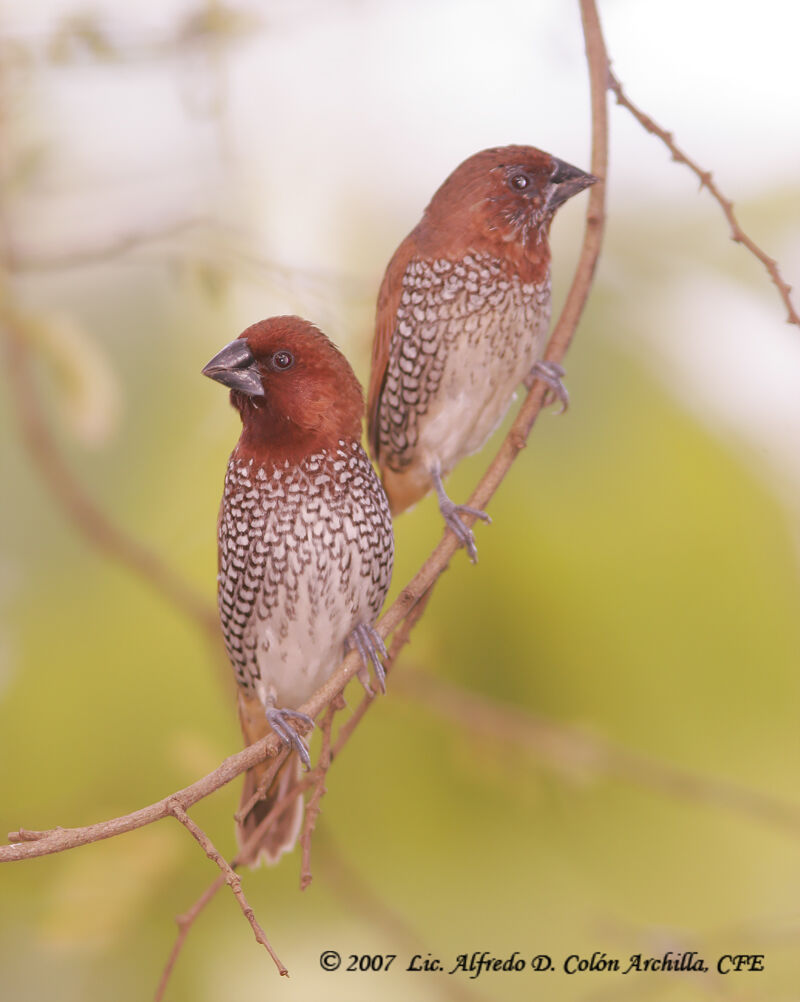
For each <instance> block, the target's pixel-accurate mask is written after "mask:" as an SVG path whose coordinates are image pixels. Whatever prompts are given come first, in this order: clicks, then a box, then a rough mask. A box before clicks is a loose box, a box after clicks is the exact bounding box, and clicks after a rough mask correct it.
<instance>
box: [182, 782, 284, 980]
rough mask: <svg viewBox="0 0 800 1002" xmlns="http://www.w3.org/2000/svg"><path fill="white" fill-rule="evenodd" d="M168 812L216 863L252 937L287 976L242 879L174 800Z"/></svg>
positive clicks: (279, 970)
mask: <svg viewBox="0 0 800 1002" xmlns="http://www.w3.org/2000/svg"><path fill="white" fill-rule="evenodd" d="M169 812H170V814H171V815H172V816H173V817H174V818H177V820H178V821H180V823H181V824H182V825H183V827H184V828H186V829H187V831H189V832H190V833H191V835H192V836H193V838H194V839H195V841H197V842H198V843H199V845H200V846H201V848H202V849H203V851H204V852H205V854H206V856H208V858H209V859H210V860H212V862H214V863H216V864H217V866H218V867H219V868H220V870H221V871H222V875H223V878H224V880H225V883H226V884H227V885H228V887H230V889H231V890H232V891H233V894H234V897H235V898H236V900H237V901H238V902H239V907H240V908H241V909H242V912H243V913H244V917H245V918H246V919H247V921H248V922H249V923H250V926H251V927H252V929H253V935H254V936H255V937H256V941H257V942H258V943H260V944H261V945H262V946H263V947H264V949H265V950H266V951H267V953H269V955H270V957H272V959H273V960H274V961H275V966H276V967H277V968H278V972H279V973H280V974H281V975H283V976H286V975H288V973H289V972H288V970H287V969H286V967H285V966H284V964H283V963H282V962H281V960H280V959H279V957H278V955H277V954H276V953H275V951H274V950H273V949H272V947H271V946H270V942H269V940H268V939H267V936H266V933H265V932H264V930H263V929H262V928H261V924H260V923H259V921H258V919H257V918H256V916H255V913H254V912H253V909H252V908H251V907H250V903H249V901H248V900H247V898H246V897H245V893H244V891H243V890H242V878H241V877H240V876H239V875H238V874H237V873H235V872H234V870H233V867H232V866H231V865H230V864H229V863H228V861H227V860H226V859H225V858H224V857H223V856H222V855H220V853H219V852H218V851H217V849H216V848H215V846H214V844H213V842H212V841H211V839H210V838H209V837H208V835H206V833H205V832H204V831H203V829H202V828H200V827H199V826H198V825H196V824H195V823H194V821H192V819H191V818H190V817H189V815H188V814H187V813H186V811H185V810H184V809H183V808H182V807H181V805H180V804H179V803H178V802H177V801H176V800H173V801H171V802H170V805H169Z"/></svg>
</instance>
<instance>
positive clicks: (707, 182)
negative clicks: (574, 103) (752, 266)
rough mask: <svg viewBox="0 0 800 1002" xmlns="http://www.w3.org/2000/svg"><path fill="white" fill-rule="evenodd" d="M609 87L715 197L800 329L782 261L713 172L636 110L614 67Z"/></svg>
mask: <svg viewBox="0 0 800 1002" xmlns="http://www.w3.org/2000/svg"><path fill="white" fill-rule="evenodd" d="M608 87H609V90H612V91H613V92H614V94H615V95H616V98H617V104H619V105H622V107H623V108H627V109H628V111H629V112H630V113H631V114H632V115H633V117H634V118H635V119H636V121H637V122H638V123H639V124H640V125H641V126H642V127H643V128H644V129H646V131H647V132H649V133H651V134H652V135H654V136H657V137H658V138H659V139H660V140H661V142H662V143H663V144H664V145H665V146H666V147H667V149H668V150H669V151H670V153H671V154H672V159H673V160H675V161H677V162H678V163H682V164H685V165H686V166H687V167H688V168H689V170H691V171H692V172H693V173H694V175H695V176H696V177H697V179H698V180H699V182H700V187H701V188H706V189H707V190H708V191H709V192H710V194H711V196H712V198H714V199H715V200H716V201H717V202H718V203H719V205H720V207H721V209H722V211H723V212H724V213H725V218H726V219H727V220H728V225H729V226H730V230H731V239H732V240H734V241H735V242H736V243H737V244H742V245H743V246H744V247H746V248H747V249H748V250H749V251H750V253H751V254H753V255H754V256H755V257H757V258H758V260H759V261H760V262H761V263H762V264H763V265H764V267H765V268H766V269H767V272H768V273H769V277H770V278H771V279H772V281H773V283H774V285H775V287H776V288H777V290H778V293H779V295H780V297H781V299H782V300H783V303H784V306H785V307H786V311H787V314H788V316H787V318H786V321H787V323H790V324H797V325H798V326H799V327H800V316H798V314H797V310H795V308H794V304H793V303H792V299H791V296H790V293H791V291H792V287H791V285H789V283H788V282H786V281H785V280H784V278H783V276H782V275H781V273H780V271H779V269H778V262H777V261H776V260H775V258H773V257H770V256H769V254H767V253H766V252H765V251H763V250H762V249H761V248H760V247H759V246H758V244H757V243H756V242H755V240H753V239H752V238H751V237H749V236H748V235H747V234H746V233H745V231H744V230H743V229H742V227H741V226H740V225H739V220H738V219H737V218H736V214H735V212H734V211H733V202H732V201H731V199H729V198H726V197H725V195H723V194H722V192H721V191H720V189H719V187H718V186H717V184H716V182H715V181H714V178H713V177H712V174H711V171H709V170H703V168H702V167H700V166H699V165H698V164H697V163H695V161H694V160H692V159H691V158H690V157H689V156H687V155H686V154H685V153H684V152H683V150H681V149H680V148H679V147H678V145H677V144H676V143H675V140H674V139H673V136H672V133H671V132H668V131H667V130H666V129H662V128H661V126H660V125H658V124H656V122H654V121H653V119H652V118H650V116H649V115H646V114H645V113H644V112H643V111H642V110H641V109H640V108H637V107H636V105H635V104H634V103H633V101H631V100H630V98H629V97H628V96H627V94H626V93H625V92H624V91H623V89H622V84H621V83H620V82H619V80H618V79H617V78H616V76H614V74H613V73H612V71H611V68H610V67H609V70H608Z"/></svg>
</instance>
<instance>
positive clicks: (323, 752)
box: [300, 696, 342, 891]
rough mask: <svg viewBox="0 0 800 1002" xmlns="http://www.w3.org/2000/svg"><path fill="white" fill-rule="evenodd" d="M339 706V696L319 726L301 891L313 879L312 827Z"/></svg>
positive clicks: (303, 839) (303, 845)
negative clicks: (320, 734) (318, 750)
mask: <svg viewBox="0 0 800 1002" xmlns="http://www.w3.org/2000/svg"><path fill="white" fill-rule="evenodd" d="M341 708H342V703H341V696H340V697H339V698H338V699H337V700H334V701H333V702H332V703H331V705H330V706H329V707H328V712H327V713H326V714H325V716H324V717H323V719H322V725H321V728H320V729H321V731H322V747H321V749H320V753H319V761H318V762H317V771H318V773H319V775H318V777H317V780H316V782H315V783H314V790H313V793H312V794H311V796H310V797H309V798H308V803H307V804H306V811H305V817H304V818H303V832H302V834H301V836H300V847H301V849H302V852H303V855H302V863H301V865H300V890H301V891H304V890H305V889H306V888H307V887H308V885H309V884H310V883H311V881H312V879H313V875H312V873H311V836H312V835H313V834H314V828H315V827H316V824H317V818H318V817H319V812H320V802H321V801H322V798H323V797H324V796H325V794H326V793H327V792H328V791H327V789H326V787H325V777H326V776H327V775H328V769H330V767H331V727H332V726H333V718H334V716H335V715H336V711H337V709H341Z"/></svg>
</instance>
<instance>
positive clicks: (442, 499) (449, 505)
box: [431, 463, 492, 564]
mask: <svg viewBox="0 0 800 1002" xmlns="http://www.w3.org/2000/svg"><path fill="white" fill-rule="evenodd" d="M431 478H432V479H433V486H434V487H435V489H436V497H437V498H438V499H439V511H440V512H441V513H442V518H443V519H444V521H445V525H446V526H447V528H448V529H449V530H450V531H451V532H452V533H453V535H454V536H455V537H456V539H457V540H458V541H459V543H460V544H461V545H462V546H463V547H465V549H466V551H467V554H468V555H469V559H470V560H471V561H472V563H473V564H477V562H478V547H477V546H476V545H475V537H474V536H473V535H472V529H470V528H469V527H468V526H466V525H464V523H463V522H462V521H461V519H460V518H459V517H458V516H459V515H472V516H473V518H479V519H480V520H481V521H482V522H486V523H487V524H488V525H491V524H492V520H491V518H489V516H488V515H487V514H486V512H485V511H481V509H480V508H471V507H470V506H469V505H467V504H455V503H454V502H453V501H451V500H450V498H449V497H448V496H447V493H446V491H445V489H444V484H443V483H442V470H441V466H440V464H439V463H435V464H434V466H433V467H432V468H431Z"/></svg>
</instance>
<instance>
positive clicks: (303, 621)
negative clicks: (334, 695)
mask: <svg viewBox="0 0 800 1002" xmlns="http://www.w3.org/2000/svg"><path fill="white" fill-rule="evenodd" d="M202 371H203V374H204V375H206V376H209V377H210V378H211V379H213V380H216V381H217V382H219V383H221V384H222V385H223V386H225V387H227V388H228V389H229V390H230V400H231V403H232V404H233V406H234V408H235V409H236V410H237V411H238V412H239V414H240V416H241V420H242V431H241V436H240V438H239V440H238V442H237V444H236V447H235V449H234V450H233V453H232V455H231V457H230V460H229V462H228V466H227V470H226V473H225V484H224V489H223V495H222V504H221V507H220V512H219V520H218V526H217V536H218V570H219V573H218V589H217V591H218V606H219V614H220V620H221V624H222V632H223V636H224V640H225V646H226V649H227V653H228V656H229V658H230V661H231V664H232V666H233V670H234V673H235V676H236V682H237V683H238V702H239V718H240V723H241V726H242V732H243V735H244V739H245V742H246V744H248V745H249V744H252V743H253V742H254V741H257V740H258V739H260V738H262V737H264V736H265V735H267V734H268V733H269V732H270V731H271V730H273V731H275V732H277V734H278V735H279V736H280V738H281V740H282V742H283V743H284V744H285V745H286V746H287V748H288V755H287V758H286V760H285V762H284V763H283V765H282V766H281V768H280V770H279V772H278V774H277V776H276V778H275V780H274V782H273V783H272V785H271V786H270V789H269V791H268V792H267V793H266V796H265V797H264V799H261V800H259V801H258V802H255V803H254V794H255V793H256V792H257V791H258V792H260V791H259V783H260V781H261V780H262V778H263V777H264V776H265V773H266V771H267V769H268V767H269V765H270V763H269V762H266V763H262V764H261V765H259V766H256V767H254V768H252V769H250V770H249V772H248V773H247V774H246V777H245V784H244V789H243V792H242V801H241V807H240V811H239V814H238V815H237V819H238V820H237V840H238V843H239V847H240V850H241V849H242V848H244V850H245V851H244V854H243V857H244V858H243V862H246V863H249V864H250V865H253V866H254V865H257V864H258V863H260V862H261V861H262V860H266V861H267V862H268V863H274V862H277V860H278V859H279V858H280V856H281V854H282V853H285V852H288V851H289V850H291V849H292V848H293V846H294V845H295V843H296V841H297V838H298V835H299V832H300V827H301V824H302V816H303V799H302V796H298V797H297V798H296V799H295V800H294V802H293V803H292V804H291V806H290V807H288V808H287V809H286V810H284V811H283V813H282V814H281V815H280V817H278V818H277V819H276V820H275V822H274V823H273V824H272V825H271V826H270V827H268V828H267V830H266V832H265V834H264V835H263V836H262V837H260V838H259V839H257V840H256V842H257V844H255V845H254V846H249V847H248V839H250V837H251V835H252V834H253V832H254V831H255V829H256V828H257V827H258V825H259V823H260V822H261V821H262V820H263V818H265V817H266V815H267V814H268V813H269V812H270V810H271V809H272V806H273V805H274V804H275V803H276V802H277V800H279V799H281V798H282V797H283V796H284V794H285V793H286V791H287V790H288V789H289V788H290V787H291V785H292V784H293V783H294V781H295V780H296V779H297V777H298V775H299V774H300V763H301V762H302V763H303V764H304V765H305V766H306V768H308V767H309V764H310V763H309V755H308V749H307V747H306V745H305V742H304V741H303V739H302V738H301V736H300V735H299V734H298V732H297V730H296V729H295V727H293V726H292V725H293V723H294V724H298V725H300V727H301V730H306V729H308V728H309V726H313V721H312V720H311V719H310V718H309V717H307V716H305V714H302V713H299V712H298V710H297V707H299V706H301V705H302V704H303V703H304V702H305V701H306V700H307V699H308V697H309V696H310V695H311V694H312V693H313V692H314V691H315V690H316V689H317V688H319V686H320V685H321V684H322V683H323V682H324V681H325V680H326V679H327V678H328V676H329V675H330V674H331V673H332V671H333V670H334V669H335V668H336V666H337V665H338V664H339V663H340V662H341V660H342V659H343V657H344V655H345V653H346V650H348V649H350V648H351V647H355V648H357V649H358V650H359V652H360V654H361V660H362V665H361V669H360V671H359V677H360V678H361V681H362V682H363V683H364V685H365V688H366V689H367V690H368V691H370V692H371V691H372V690H371V687H370V684H369V673H368V669H369V666H370V665H371V666H372V668H373V670H374V673H375V677H376V679H377V682H378V685H379V686H380V688H381V689H382V690H385V682H384V669H383V665H382V663H381V657H383V656H385V655H386V648H385V647H384V645H383V642H382V640H381V638H380V636H379V635H378V633H377V632H376V630H375V629H374V623H375V620H376V618H377V616H378V613H379V612H380V609H381V606H382V605H383V602H384V599H385V597H386V592H387V590H388V588H389V583H390V581H391V576H392V565H393V559H394V537H393V534H392V520H391V515H390V512H389V506H388V502H387V499H386V495H385V493H384V491H383V488H382V486H381V483H380V480H379V479H378V477H377V476H376V474H375V471H374V469H373V467H372V464H371V463H370V461H369V458H368V456H367V454H366V452H365V451H364V449H363V448H362V446H361V434H362V418H363V413H364V398H363V393H362V390H361V385H360V384H359V382H358V380H357V379H356V376H355V374H354V373H353V370H352V368H351V367H350V364H349V362H348V361H347V359H346V358H345V357H344V355H343V354H342V353H341V352H340V351H339V349H338V348H336V347H335V345H334V344H333V343H332V342H331V341H330V340H329V339H328V338H327V337H326V336H325V334H323V333H322V332H321V331H320V330H319V329H318V328H317V327H316V326H314V325H313V324H312V323H310V322H309V321H307V320H303V319H302V318H300V317H294V316H280V317H271V318H269V319H267V320H262V321H260V322H258V323H256V324H253V325H252V326H251V327H248V328H247V329H246V330H245V331H244V332H243V333H242V334H241V335H239V337H238V338H236V339H235V340H234V341H231V343H230V344H228V345H226V346H225V347H224V348H222V350H221V351H219V352H218V353H217V354H216V355H215V356H214V357H213V358H212V359H211V361H210V362H208V364H207V365H206V366H205V367H204V368H203V370H202Z"/></svg>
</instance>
